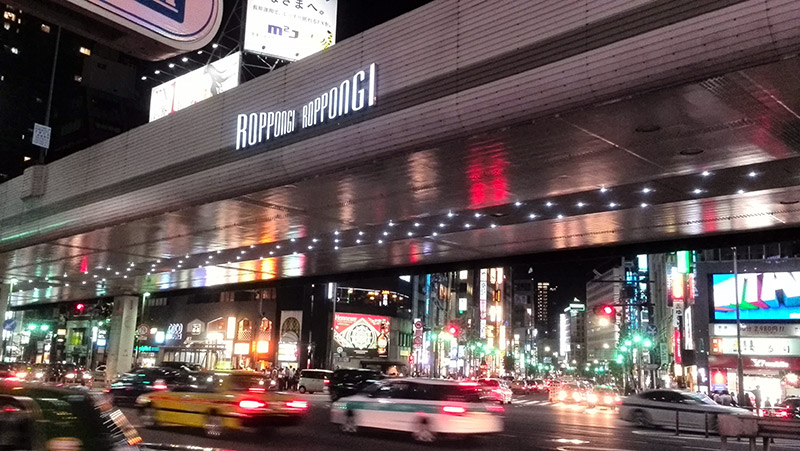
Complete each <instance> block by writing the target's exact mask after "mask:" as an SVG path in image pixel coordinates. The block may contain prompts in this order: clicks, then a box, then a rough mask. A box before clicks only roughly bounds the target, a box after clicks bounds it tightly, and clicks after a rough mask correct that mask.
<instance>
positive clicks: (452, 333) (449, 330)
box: [447, 325, 458, 337]
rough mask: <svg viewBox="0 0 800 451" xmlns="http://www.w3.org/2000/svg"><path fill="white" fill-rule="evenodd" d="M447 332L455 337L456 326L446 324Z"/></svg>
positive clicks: (456, 334) (456, 333) (456, 332)
mask: <svg viewBox="0 0 800 451" xmlns="http://www.w3.org/2000/svg"><path fill="white" fill-rule="evenodd" d="M447 332H448V333H449V334H450V335H452V336H454V337H457V336H458V326H454V325H450V326H448V328H447Z"/></svg>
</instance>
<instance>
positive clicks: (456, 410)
mask: <svg viewBox="0 0 800 451" xmlns="http://www.w3.org/2000/svg"><path fill="white" fill-rule="evenodd" d="M442 412H444V413H450V414H454V415H462V414H464V413H466V412H467V409H465V408H463V407H459V406H442Z"/></svg>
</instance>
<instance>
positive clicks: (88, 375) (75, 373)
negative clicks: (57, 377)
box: [61, 365, 94, 388]
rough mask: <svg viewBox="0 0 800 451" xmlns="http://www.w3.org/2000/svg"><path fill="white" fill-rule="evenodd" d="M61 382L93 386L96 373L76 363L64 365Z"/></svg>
mask: <svg viewBox="0 0 800 451" xmlns="http://www.w3.org/2000/svg"><path fill="white" fill-rule="evenodd" d="M61 383H63V384H64V385H82V386H86V387H89V388H91V387H92V385H93V384H94V375H93V374H92V371H91V370H88V369H86V368H83V367H78V366H75V365H63V366H62V369H61Z"/></svg>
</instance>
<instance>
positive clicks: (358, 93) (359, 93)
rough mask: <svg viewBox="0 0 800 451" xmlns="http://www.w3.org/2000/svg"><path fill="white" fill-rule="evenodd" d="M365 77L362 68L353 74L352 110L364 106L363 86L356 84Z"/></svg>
mask: <svg viewBox="0 0 800 451" xmlns="http://www.w3.org/2000/svg"><path fill="white" fill-rule="evenodd" d="M365 78H367V74H365V73H364V71H363V70H360V71H358V72H356V74H355V75H353V106H352V108H353V111H358V110H360V109H361V108H364V88H359V87H358V86H359V82H362V81H364V79H365Z"/></svg>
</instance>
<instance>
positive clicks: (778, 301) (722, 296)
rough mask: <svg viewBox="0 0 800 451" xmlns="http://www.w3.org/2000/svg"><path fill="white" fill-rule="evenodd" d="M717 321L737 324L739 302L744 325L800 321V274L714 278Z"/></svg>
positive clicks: (720, 276) (766, 274) (754, 274)
mask: <svg viewBox="0 0 800 451" xmlns="http://www.w3.org/2000/svg"><path fill="white" fill-rule="evenodd" d="M711 282H712V293H713V298H714V320H717V321H724V320H736V298H737V297H738V298H739V316H740V318H741V320H742V321H780V320H784V321H785V320H798V319H800V271H793V272H763V273H744V274H739V276H738V291H739V292H738V293H734V291H735V289H736V287H735V285H736V282H737V281H735V280H734V277H733V274H713V275H712V276H711Z"/></svg>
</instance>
